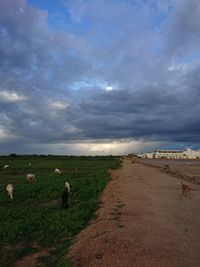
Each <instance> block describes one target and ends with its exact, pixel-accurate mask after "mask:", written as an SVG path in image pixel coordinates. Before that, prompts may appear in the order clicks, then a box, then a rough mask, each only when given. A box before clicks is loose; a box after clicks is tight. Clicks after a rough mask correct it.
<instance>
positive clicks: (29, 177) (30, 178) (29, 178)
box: [26, 173, 36, 183]
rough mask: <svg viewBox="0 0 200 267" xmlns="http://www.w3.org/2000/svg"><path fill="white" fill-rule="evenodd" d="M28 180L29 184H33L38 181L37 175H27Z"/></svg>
mask: <svg viewBox="0 0 200 267" xmlns="http://www.w3.org/2000/svg"><path fill="white" fill-rule="evenodd" d="M26 180H27V181H28V182H29V183H31V182H33V181H36V178H35V174H32V173H28V174H27V175H26Z"/></svg>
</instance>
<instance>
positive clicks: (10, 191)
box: [6, 184, 14, 201]
mask: <svg viewBox="0 0 200 267" xmlns="http://www.w3.org/2000/svg"><path fill="white" fill-rule="evenodd" d="M6 191H7V194H8V198H9V200H10V201H13V191H14V186H13V185H12V184H8V185H7V186H6Z"/></svg>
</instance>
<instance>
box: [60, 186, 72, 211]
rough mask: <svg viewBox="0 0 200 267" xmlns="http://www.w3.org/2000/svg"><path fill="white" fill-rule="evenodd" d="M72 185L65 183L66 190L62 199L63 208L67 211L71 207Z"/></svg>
mask: <svg viewBox="0 0 200 267" xmlns="http://www.w3.org/2000/svg"><path fill="white" fill-rule="evenodd" d="M71 189H72V185H71V182H70V181H65V189H64V191H63V192H62V195H61V198H62V207H63V208H65V209H67V208H68V207H69V203H68V202H69V201H68V199H69V194H70V193H71Z"/></svg>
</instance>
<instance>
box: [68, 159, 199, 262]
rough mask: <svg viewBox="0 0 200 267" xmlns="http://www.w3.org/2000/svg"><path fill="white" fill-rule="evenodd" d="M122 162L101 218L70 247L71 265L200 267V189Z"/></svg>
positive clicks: (105, 194)
mask: <svg viewBox="0 0 200 267" xmlns="http://www.w3.org/2000/svg"><path fill="white" fill-rule="evenodd" d="M187 184H188V185H190V187H191V188H192V189H195V190H192V193H191V195H188V196H186V197H185V196H183V195H182V192H181V183H180V179H177V178H174V177H171V176H170V174H165V173H162V172H160V171H159V170H158V169H154V168H151V167H148V166H144V165H142V164H139V163H135V164H132V163H130V162H129V161H124V163H123V166H122V168H121V169H119V170H116V171H114V172H113V175H112V180H111V181H110V182H109V184H108V185H107V187H106V188H105V190H104V192H103V195H102V199H101V206H100V208H99V210H98V211H97V218H96V219H95V220H93V221H92V222H91V223H90V225H89V226H88V227H87V228H86V229H85V230H83V231H82V232H81V233H80V234H79V235H78V237H77V240H76V242H75V243H74V244H73V245H72V247H71V249H70V257H71V259H72V263H73V267H114V266H115V267H129V266H130V267H132V266H136V267H140V266H143V267H151V266H152V267H166V266H167V267H169V266H170V267H171V266H172V267H199V266H200V209H199V207H200V186H199V185H195V184H190V183H189V182H187Z"/></svg>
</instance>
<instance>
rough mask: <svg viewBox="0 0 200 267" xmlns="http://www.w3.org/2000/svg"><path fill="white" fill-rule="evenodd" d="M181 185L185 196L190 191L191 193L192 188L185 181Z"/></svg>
mask: <svg viewBox="0 0 200 267" xmlns="http://www.w3.org/2000/svg"><path fill="white" fill-rule="evenodd" d="M181 186H182V191H183V195H184V196H186V195H187V193H188V192H189V193H191V190H192V189H191V188H190V187H189V186H188V185H187V184H184V183H183V181H181Z"/></svg>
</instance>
